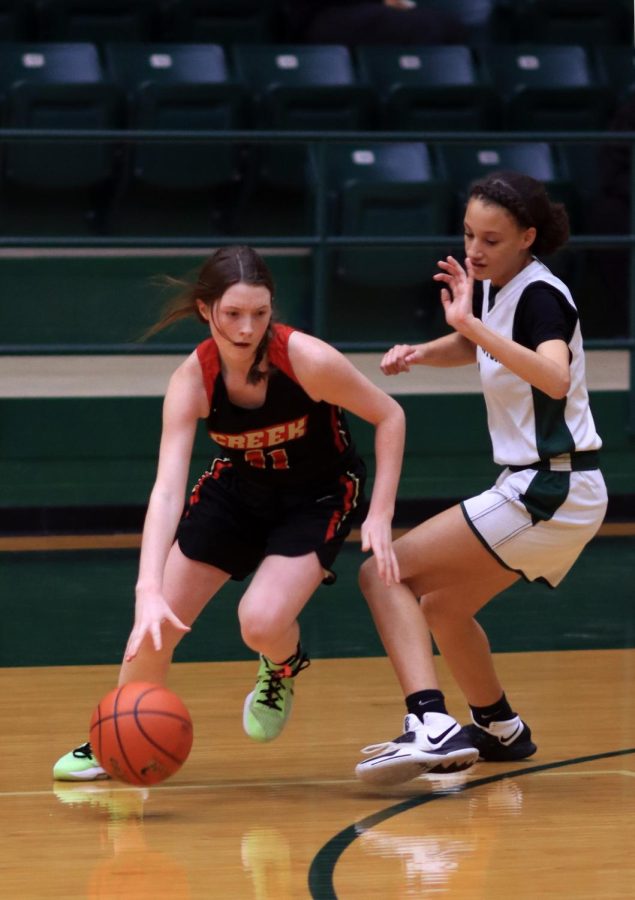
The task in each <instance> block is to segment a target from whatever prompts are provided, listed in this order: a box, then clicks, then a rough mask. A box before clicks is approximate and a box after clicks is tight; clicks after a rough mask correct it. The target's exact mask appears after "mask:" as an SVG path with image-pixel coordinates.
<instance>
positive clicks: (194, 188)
mask: <svg viewBox="0 0 635 900" xmlns="http://www.w3.org/2000/svg"><path fill="white" fill-rule="evenodd" d="M104 58H105V60H106V68H107V71H108V73H109V75H110V77H111V78H112V79H113V80H114V82H115V83H116V84H118V85H119V86H120V87H121V88H122V90H123V91H125V94H126V97H127V101H128V103H127V109H128V116H127V122H128V125H129V127H130V128H135V129H163V130H182V131H188V130H191V131H193V132H196V131H201V130H204V131H218V130H227V129H232V128H240V127H241V126H243V125H244V117H243V113H244V103H245V95H244V89H243V88H242V86H241V85H239V84H238V83H237V82H236V81H234V80H233V79H232V77H231V75H230V72H229V69H228V65H227V60H226V57H225V51H224V49H223V48H222V47H221V46H220V45H218V44H177V43H173V44H171V43H163V42H162V43H136V42H132V43H117V44H107V45H106V46H105V48H104ZM129 152H130V159H129V164H128V166H127V177H126V181H125V184H124V185H123V188H122V195H123V196H122V210H125V211H126V215H127V216H128V217H130V215H131V214H132V212H133V211H135V209H134V208H135V207H137V209H136V212H137V213H139V216H140V218H141V220H142V221H141V223H140V227H141V229H142V230H143V228H144V225H143V214H144V210H143V208H139V203H141V204H142V206H143V203H144V202H145V203H146V204H147V205H148V212H149V211H150V209H151V210H152V214H150V215H146V227H147V228H149V230H150V232H152V230H153V229H155V228H157V227H161V226H160V224H159V222H157V221H153V218H154V216H156V214H157V213H158V206H159V205H161V204H163V206H164V211H165V213H166V215H167V217H169V218H170V219H171V220H172V221H173V222H175V224H176V225H179V223H180V228H181V229H182V230H183V231H184V232H185V233H188V230H189V229H192V228H193V221H192V220H190V219H189V215H188V210H189V211H192V210H193V208H194V207H199V208H200V212H201V214H202V216H203V222H205V218H206V219H207V222H208V224H209V228H210V229H213V228H214V221H213V220H214V218H215V217H217V213H218V211H219V210H220V209H221V205H220V204H218V203H216V204H215V203H213V192H214V191H216V190H219V189H228V190H231V189H237V187H238V185H239V182H240V148H238V147H236V146H233V145H231V144H229V143H227V144H222V143H206V142H201V141H194V142H192V143H191V144H189V143H184V142H178V143H177V142H173V143H171V144H170V143H169V142H149V143H148V142H146V143H138V144H136V145H134V146H132V147H130V148H129ZM137 189H139V191H138V190H137ZM140 192H141V193H140ZM142 192H145V194H143V193H142ZM126 200H128V202H126ZM175 204H178V209H179V215H178V216H175V215H174V210H175ZM117 217H118V216H117V213H116V215H115V225H114V227H115V229H116V228H117V225H116V219H117ZM164 224H165V223H164ZM194 230H196V229H195V228H194Z"/></svg>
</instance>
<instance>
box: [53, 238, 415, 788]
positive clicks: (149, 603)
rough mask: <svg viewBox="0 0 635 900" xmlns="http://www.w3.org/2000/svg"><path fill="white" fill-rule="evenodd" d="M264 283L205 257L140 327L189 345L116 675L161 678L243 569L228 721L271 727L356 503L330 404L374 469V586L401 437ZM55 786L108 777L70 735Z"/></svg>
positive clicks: (354, 463) (354, 457) (353, 475)
mask: <svg viewBox="0 0 635 900" xmlns="http://www.w3.org/2000/svg"><path fill="white" fill-rule="evenodd" d="M273 295H274V285H273V280H272V277H271V273H270V272H269V269H268V268H267V266H266V265H265V263H264V261H263V260H262V258H261V257H260V256H259V255H258V254H257V253H256V252H255V251H253V250H252V249H250V248H249V247H227V248H223V249H220V250H218V251H216V252H215V253H214V254H213V255H212V256H211V257H210V258H209V259H208V260H207V261H206V262H205V264H204V265H203V266H202V268H201V270H200V272H199V275H198V278H197V280H196V282H195V283H194V284H192V285H185V286H184V289H183V290H182V291H181V293H180V294H179V295H178V296H177V297H176V299H175V301H174V302H173V304H172V305H171V306H170V307H169V309H168V311H167V312H166V314H165V316H164V317H163V318H162V319H161V320H160V321H159V322H158V323H157V325H156V326H155V327H154V328H153V329H151V331H156V330H159V329H160V328H163V327H164V326H166V325H169V324H171V323H172V322H175V321H177V320H178V319H180V318H182V317H184V316H188V315H195V316H196V317H198V318H199V319H200V320H201V322H203V323H204V324H205V325H206V326H208V328H209V330H210V331H211V335H212V336H211V337H208V338H207V340H205V341H203V342H202V343H201V344H200V345H199V346H198V347H197V348H196V349H195V351H194V352H193V353H192V354H191V355H190V356H189V357H188V358H187V359H186V360H185V362H183V363H182V364H181V365H180V366H179V367H178V369H177V370H176V371H175V372H174V374H173V376H172V378H171V379H170V383H169V386H168V390H167V394H166V397H165V402H164V409H163V430H162V436H161V446H160V451H159V463H158V470H157V477H156V481H155V484H154V487H153V489H152V493H151V496H150V501H149V505H148V510H147V515H146V520H145V525H144V530H143V540H142V547H141V557H140V563H139V574H138V580H137V585H136V607H135V621H134V627H133V629H132V633H131V635H130V638H129V641H128V645H127V647H126V651H125V655H124V661H123V665H122V668H121V674H120V680H119V683H120V684H125V683H128V682H131V681H149V682H154V683H158V684H162V683H164V682H165V680H166V678H167V674H168V670H169V666H170V663H171V660H172V653H173V651H174V648H175V647H176V645H177V644H178V642H179V641H180V639H181V638H182V637H183V635H184V634H186V633H187V632H188V631H190V628H191V626H192V624H193V622H194V620H195V619H196V617H197V616H198V615H199V613H200V612H201V611H202V609H203V608H204V607H205V606H206V604H207V602H208V601H209V599H210V598H211V597H213V596H214V595H215V594H216V593H217V592H218V590H219V589H220V588H221V587H222V586H223V585H224V584H225V583H226V582H227V581H228V580H229V579H230V578H234V579H237V580H242V579H244V578H245V577H246V576H248V575H251V574H252V573H253V578H252V580H251V582H250V584H249V586H248V588H247V589H246V591H245V593H244V594H243V596H242V599H241V601H240V604H239V607H238V618H239V621H240V628H241V634H242V637H243V640H244V641H245V643H246V644H247V646H249V647H251V648H252V649H253V650H254V651H256V652H257V653H259V655H260V668H259V671H258V677H257V681H256V686H255V688H254V690H253V691H252V692H251V693H250V694H249V695H248V697H247V698H246V700H245V704H244V710H243V726H244V729H245V731H246V732H247V734H248V735H249V736H250V737H251V738H253V739H255V740H257V741H269V740H272V739H273V738H275V737H277V736H278V734H279V733H280V732H281V730H282V728H283V727H284V725H285V722H286V720H287V718H288V716H289V713H290V710H291V703H292V699H293V685H294V679H295V677H296V676H297V674H298V673H299V672H300V671H301V670H302V669H304V668H305V667H306V666H308V664H309V660H308V657H307V655H306V653H305V652H304V650H303V649H302V647H301V644H300V630H299V626H298V615H299V613H300V611H301V610H302V608H303V607H304V605H305V604H306V603H307V601H308V600H309V599H310V597H311V595H312V594H313V593H314V591H315V590H316V588H317V587H318V586H319V585H320V584H321V583H322V582H327V583H328V582H329V581H332V580H333V578H334V576H333V573H332V566H333V563H334V561H335V558H336V556H337V554H338V552H339V550H340V548H341V546H342V543H343V541H344V540H345V538H346V536H347V535H348V533H349V531H350V529H351V515H352V513H353V512H354V510H355V509H356V508H357V507H358V505H359V504H360V502H361V500H362V499H363V490H364V480H365V468H364V463H363V461H362V459H361V458H360V457H359V455H358V454H357V452H356V450H355V447H354V446H353V443H352V441H351V436H350V432H349V429H348V425H347V423H346V416H345V413H344V412H343V410H348V411H350V412H351V413H353V414H354V415H357V416H359V417H360V418H362V419H364V420H365V421H367V422H369V423H371V424H372V425H374V427H375V461H376V474H375V479H374V484H373V490H372V494H371V497H370V503H369V507H368V512H367V515H366V518H365V520H364V522H363V524H362V526H361V535H362V549H363V550H365V551H372V553H373V554H374V558H375V560H376V564H377V571H378V573H379V576H380V578H381V579H382V581H383V582H384V583H385V584H386V585H390V584H392V583H393V582H395V581H398V580H399V570H398V566H397V563H396V559H395V556H394V553H393V550H392V537H391V524H392V517H393V512H394V505H395V497H396V492H397V485H398V480H399V474H400V470H401V462H402V457H403V445H404V433H405V424H404V415H403V410H402V408H401V406H400V405H399V404H398V403H397V402H396V401H395V400H393V399H392V398H391V397H389V396H388V395H387V394H386V393H384V392H383V391H382V390H380V389H379V388H378V387H376V386H375V385H373V384H372V382H370V381H369V380H368V379H366V378H365V377H364V376H363V375H362V374H361V373H360V372H359V371H358V370H357V369H356V368H355V367H354V366H353V365H352V363H350V362H349V361H348V360H347V359H346V358H345V357H344V356H343V355H342V354H340V353H339V352H338V351H337V350H335V349H334V348H333V347H331V346H330V345H328V344H326V343H324V342H323V341H321V340H318V339H317V338H314V337H311V336H309V335H308V334H303V333H301V332H299V331H295V330H294V329H292V328H289V327H287V326H285V325H279V324H275V323H274V322H273V320H272V314H273V309H272V302H273ZM199 419H204V420H205V422H206V425H207V428H208V431H209V434H210V437H211V438H212V440H213V441H214V442H215V444H216V446H217V451H218V452H217V455H216V456H215V457H214V459H213V461H212V462H211V464H210V466H209V469H208V471H206V472H205V473H204V474H203V475H202V476H201V478H200V479H199V481H198V483H197V484H196V486H195V487H194V490H193V491H192V494H191V497H190V500H189V503H188V505H187V508H186V511H185V513H183V500H184V497H185V489H186V481H187V478H188V472H189V466H190V459H191V452H192V446H193V441H194V435H195V431H196V428H197V423H198V421H199ZM54 777H55V778H56V779H59V780H70V781H76V780H78V781H87V780H92V779H96V778H104V777H107V776H106V773H105V772H104V770H103V769H102V767H101V766H100V765H99V761H98V760H97V759H96V758H95V756H94V755H93V753H92V749H91V747H90V744H82V745H81V746H80V747H78V748H76V749H75V750H73V751H71V752H70V753H67V754H66V755H65V756H63V757H62V758H61V759H60V760H59V761H58V762H57V764H56V765H55V767H54Z"/></svg>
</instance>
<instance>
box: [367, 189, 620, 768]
mask: <svg viewBox="0 0 635 900" xmlns="http://www.w3.org/2000/svg"><path fill="white" fill-rule="evenodd" d="M464 227H465V253H466V260H465V266H462V265H461V264H460V263H459V262H458V261H457V260H456V259H454V258H453V257H451V256H449V257H447V259H446V260H444V261H441V262H439V268H440V269H441V271H440V272H439V273H438V274H436V275H435V276H434V278H435V280H436V281H438V282H440V283H441V285H442V290H441V302H442V304H443V308H444V311H445V317H446V321H447V323H448V325H449V326H451V328H452V329H453V330H452V332H451V333H450V334H447V335H445V336H443V337H441V338H439V339H438V340H434V341H430V342H428V343H424V344H419V345H416V346H413V345H409V344H400V345H397V346H395V347H393V348H392V349H391V350H389V351H388V353H386V355H385V356H384V358H383V360H382V363H381V368H382V371H383V372H384V373H385V374H388V375H396V374H398V373H402V372H407V371H408V370H409V369H410V366H412V365H430V366H461V365H467V364H469V363H474V362H476V363H477V365H478V369H479V374H480V378H481V383H482V388H483V393H484V397H485V402H486V406H487V419H488V427H489V432H490V436H491V441H492V447H493V454H494V461H495V462H496V463H497V464H499V465H500V466H502V467H503V468H502V471H501V474H500V476H499V478H498V479H497V481H496V483H495V484H494V485H493V486H492V487H491V488H490V489H489V490H486V491H484V492H483V493H482V494H480V495H478V496H476V497H471V498H470V499H468V500H465V501H464V502H463V503H461V504H459V505H456V506H454V507H452V508H451V509H448V510H446V511H444V512H442V513H441V514H440V515H437V516H434V517H433V518H431V519H429V520H427V521H426V522H424V523H422V524H421V525H419V526H418V527H416V528H414V529H413V530H412V531H410V532H409V533H408V534H406V535H405V536H404V537H402V538H400V539H399V540H397V541H396V542H395V545H394V547H395V553H396V556H397V559H398V562H399V569H400V572H401V581H400V583H398V584H393V585H392V586H390V587H388V586H386V585H385V584H382V582H381V580H380V579H379V577H378V573H377V568H376V566H375V565H374V564H373V562H372V560H367V561H366V562H365V563H364V564H363V566H362V569H361V572H360V583H361V587H362V590H363V592H364V594H365V596H366V598H367V600H368V603H369V605H370V609H371V612H372V614H373V617H374V620H375V623H376V625H377V628H378V630H379V633H380V635H381V638H382V641H383V644H384V646H385V648H386V652H387V653H388V655H389V657H390V659H391V662H392V664H393V667H394V669H395V672H396V675H397V678H398V680H399V682H400V685H401V688H402V690H403V693H404V697H405V700H406V708H407V715H406V718H405V726H404V733H403V734H402V735H401V736H400V737H398V738H396V739H394V740H392V741H388V742H386V743H383V744H375V745H372V746H370V747H367V748H365V751H364V752H365V753H366V754H367V756H368V758H367V759H365V760H363V761H362V762H360V763H359V764H358V766H357V769H356V772H357V775H358V777H359V778H361V779H362V780H364V781H368V782H372V783H376V784H396V783H399V782H402V781H407V780H409V779H411V778H414V777H416V776H417V775H420V774H423V773H425V772H428V771H434V770H435V768H436V769H437V770H438V760H439V759H440V758H442V756H443V754H444V752H445V750H446V748H448V750H451V748H452V746H453V744H454V743H463V744H464V743H465V741H468V742H469V743H471V744H472V745H473V746H474V747H475V748H476V750H478V758H480V759H481V760H485V761H492V762H501V761H513V760H519V759H524V758H526V757H529V756H531V755H532V754H534V753H535V752H536V745H535V744H534V742H533V740H532V737H531V732H530V729H529V727H528V726H527V724H526V723H525V722H524V721H523V720H522V719H521V718H520V716H519V715H518V714H517V713H516V712H515V710H514V709H513V708H512V706H511V705H510V703H509V701H508V699H507V697H506V695H505V693H504V691H503V687H502V685H501V683H500V681H499V679H498V677H497V674H496V671H495V669H494V665H493V661H492V656H491V652H490V647H489V642H488V639H487V636H486V634H485V632H484V631H483V629H482V628H481V626H480V625H479V624H478V622H477V621H476V619H475V618H474V616H475V614H476V613H477V612H478V611H479V610H480V609H481V608H482V607H483V606H484V605H485V604H486V603H488V601H489V600H491V599H492V598H493V597H494V596H496V595H497V594H499V593H500V592H501V591H503V590H505V588H508V587H509V586H510V585H512V584H513V583H514V582H515V581H517V580H518V579H519V578H524V579H526V580H528V581H540V582H543V583H544V584H546V585H548V586H549V587H552V588H555V587H556V586H557V585H558V583H559V582H560V581H561V580H562V579H563V578H564V576H565V575H566V573H567V572H568V570H569V569H570V568H571V566H572V565H573V563H574V562H575V560H576V559H577V557H578V556H579V554H580V553H581V551H582V549H583V547H584V546H585V544H586V543H587V542H588V541H589V540H590V539H591V538H592V537H593V535H594V534H595V533H596V532H597V530H598V528H599V527H600V524H601V523H602V520H603V518H604V515H605V512H606V505H607V494H606V487H605V484H604V480H603V478H602V474H601V472H600V469H599V458H598V451H599V448H600V447H601V443H602V442H601V439H600V437H599V436H598V434H597V432H596V429H595V425H594V422H593V417H592V415H591V411H590V409H589V398H588V393H587V388H586V382H585V368H584V353H583V347H582V336H581V332H580V324H579V321H578V314H577V310H576V307H575V304H574V302H573V299H572V297H571V294H570V292H569V289H568V288H567V286H566V285H565V284H564V283H563V282H562V281H561V280H560V279H559V278H556V276H555V275H553V274H552V273H551V272H550V271H549V269H548V268H547V267H546V266H545V265H544V264H543V263H542V262H541V261H540V257H541V256H543V255H549V254H551V253H554V252H555V251H556V250H557V249H558V248H559V247H561V246H562V245H563V244H564V243H565V242H566V240H567V239H568V236H569V224H568V217H567V213H566V210H565V208H564V207H563V205H562V204H559V203H553V202H552V201H551V200H550V198H549V196H548V195H547V193H546V191H545V188H544V186H543V185H542V184H541V183H540V182H537V181H535V180H534V179H533V178H530V177H528V176H526V175H522V174H520V173H517V172H495V173H492V174H490V175H488V176H487V177H486V178H484V179H483V180H482V181H480V182H477V183H475V184H474V185H472V187H471V190H470V194H469V199H468V203H467V207H466V211H465V221H464ZM430 633H431V634H432V636H433V637H434V640H435V642H436V645H437V647H438V648H439V651H440V652H441V653H442V654H443V656H444V657H445V660H446V662H447V664H448V666H449V668H450V670H451V672H452V674H453V676H454V678H455V680H456V682H457V684H458V685H459V687H460V689H461V690H462V692H463V694H464V696H465V698H466V700H467V703H468V705H469V707H470V712H471V718H472V722H471V724H469V725H467V726H465V727H463V728H461V726H460V725H459V723H458V722H457V721H456V720H455V719H454V718H453V717H451V716H450V715H448V712H447V709H446V707H445V701H444V696H443V693H442V692H441V691H440V690H439V683H438V681H437V677H436V674H435V667H434V660H433V655H432V646H431V640H430ZM465 767H466V765H462V766H457V767H456V768H465ZM447 770H448V767H447V766H446V771H447Z"/></svg>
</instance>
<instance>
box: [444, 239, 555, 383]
mask: <svg viewBox="0 0 635 900" xmlns="http://www.w3.org/2000/svg"><path fill="white" fill-rule="evenodd" d="M465 265H466V268H465V269H464V268H463V266H461V265H460V263H458V262H457V260H455V259H454V257H452V256H448V257H447V259H446V260H445V261H440V262H439V267H440V268H442V269H443V272H441V273H437V274H436V275H435V276H434V279H435V280H436V281H441V282H444V283H445V284H446V285H448V287H447V288H443V289H442V291H441V302H442V304H443V307H444V310H445V318H446V321H447V323H448V325H450V326H451V327H452V328H455V329H456V331H457V332H459V333H460V334H461V335H462V336H464V337H465V338H467V339H468V340H470V341H472V342H473V343H474V344H478V345H479V346H481V347H482V348H483V350H485V351H486V352H487V353H489V354H490V355H491V356H493V357H494V358H495V359H497V360H498V361H499V362H500V363H501V364H502V365H503V366H505V367H506V368H507V369H509V371H510V372H513V373H514V374H515V375H518V377H519V378H522V379H523V381H526V382H528V383H529V384H531V385H532V386H533V387H535V388H538V390H540V391H542V392H543V393H544V394H546V395H547V396H548V397H551V398H552V399H554V400H561V399H562V398H564V397H566V396H567V393H568V391H569V388H570V386H571V373H570V370H569V347H568V346H567V344H566V342H565V341H564V340H559V339H556V340H546V341H543V342H542V343H541V344H539V345H538V346H537V347H536V350H530V349H529V348H528V347H523V346H522V344H519V343H517V342H516V341H514V340H512V339H511V338H507V337H504V336H503V335H501V334H498V333H497V332H495V331H492V330H491V329H490V328H488V327H487V326H486V325H484V324H483V322H482V321H481V320H480V319H479V318H477V317H476V316H475V315H474V314H473V312H472V289H473V286H474V273H473V269H472V264H471V262H470V260H469V259H467V260H466V261H465ZM448 288H449V289H448Z"/></svg>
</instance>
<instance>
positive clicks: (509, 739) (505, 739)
mask: <svg viewBox="0 0 635 900" xmlns="http://www.w3.org/2000/svg"><path fill="white" fill-rule="evenodd" d="M522 727H523V726H522V722H521V723H520V724H519V725H517V726H516V730H515V731H514V732H513V734H510V735H509V737H502V738H500V742H501V744H511V742H512V741H513V740H514V738H515V737H516V735H517V734H518V732H519V731H522Z"/></svg>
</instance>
